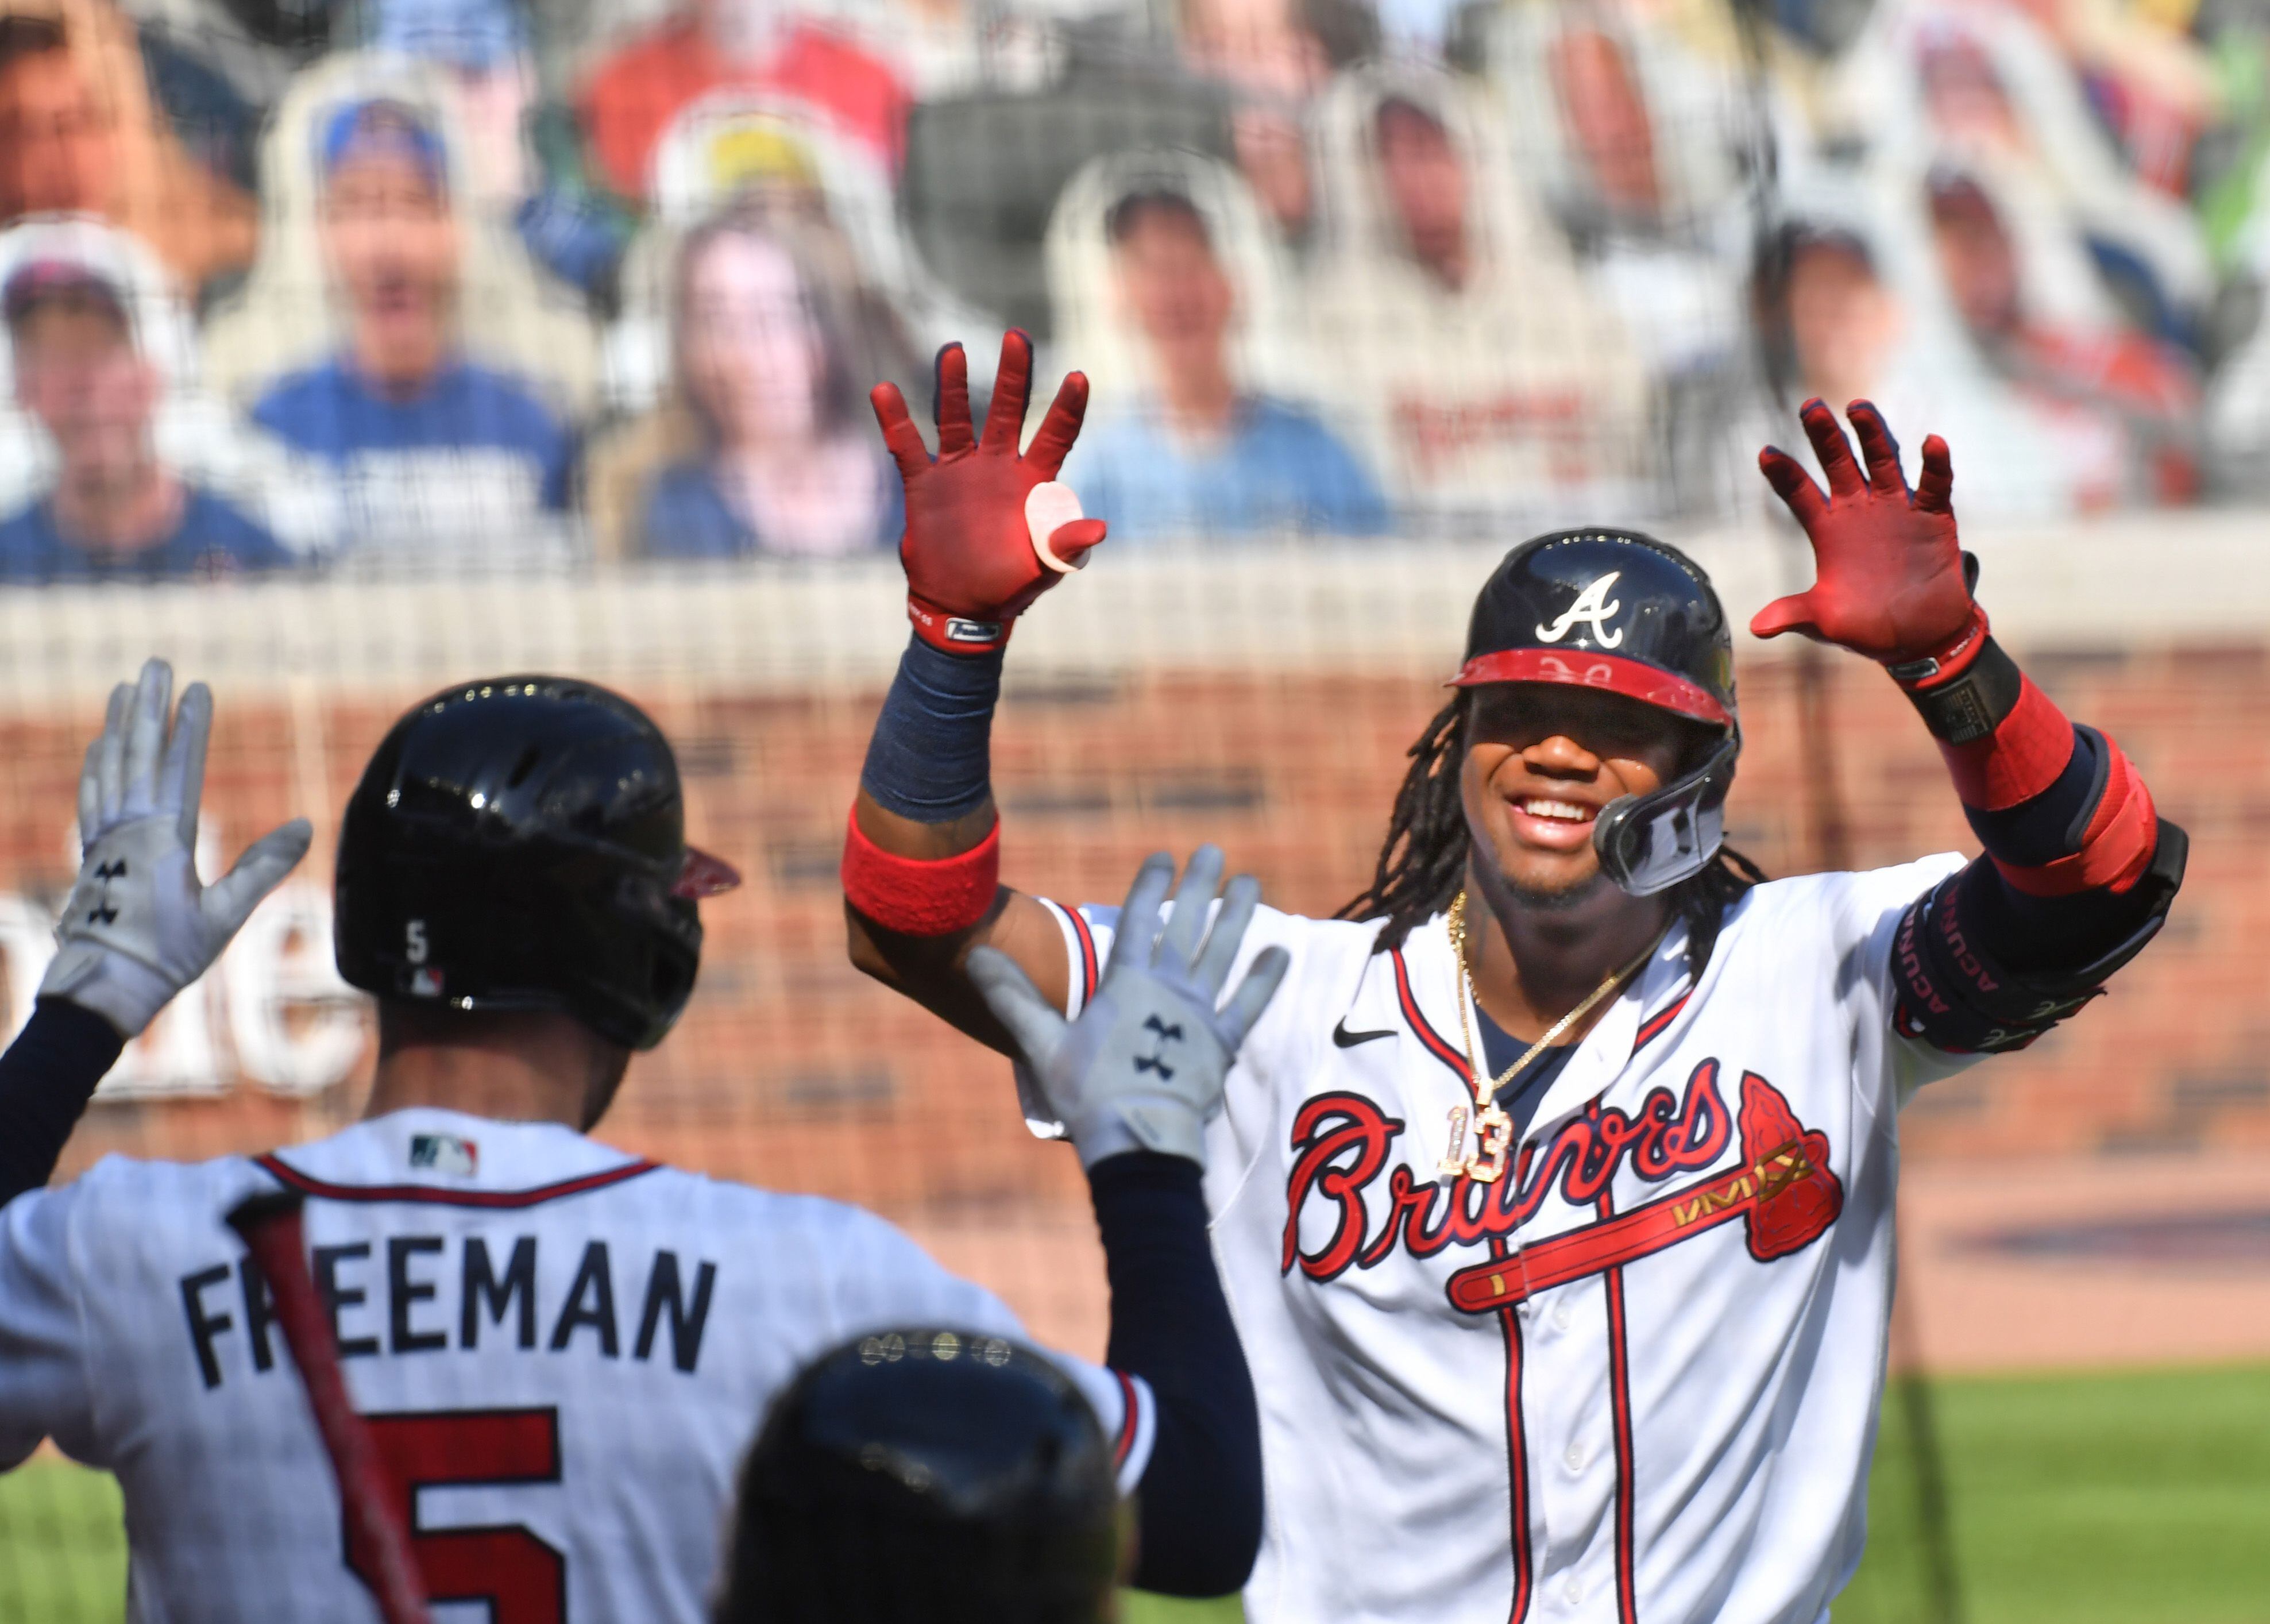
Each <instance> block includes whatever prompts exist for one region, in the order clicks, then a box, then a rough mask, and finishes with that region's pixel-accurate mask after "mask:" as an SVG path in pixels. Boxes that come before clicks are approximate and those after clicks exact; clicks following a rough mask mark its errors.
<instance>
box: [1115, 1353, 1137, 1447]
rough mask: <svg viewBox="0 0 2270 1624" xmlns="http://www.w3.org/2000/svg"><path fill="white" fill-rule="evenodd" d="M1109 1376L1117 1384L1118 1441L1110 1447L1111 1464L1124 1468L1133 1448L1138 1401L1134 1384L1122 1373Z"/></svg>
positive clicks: (1117, 1372)
mask: <svg viewBox="0 0 2270 1624" xmlns="http://www.w3.org/2000/svg"><path fill="white" fill-rule="evenodd" d="M1111 1374H1112V1376H1113V1377H1114V1378H1115V1379H1116V1381H1117V1382H1118V1383H1119V1440H1118V1442H1116V1443H1114V1444H1113V1445H1112V1446H1111V1464H1112V1465H1114V1466H1124V1465H1126V1464H1127V1456H1128V1453H1129V1451H1131V1450H1133V1449H1134V1447H1135V1422H1136V1418H1137V1414H1138V1407H1137V1406H1138V1405H1139V1402H1140V1400H1139V1397H1138V1395H1137V1393H1136V1390H1135V1383H1132V1382H1131V1381H1129V1380H1128V1379H1127V1377H1126V1376H1125V1375H1124V1373H1122V1372H1120V1371H1117V1370H1114V1371H1113V1372H1112V1373H1111Z"/></svg>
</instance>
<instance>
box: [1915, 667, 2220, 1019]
mask: <svg viewBox="0 0 2270 1624" xmlns="http://www.w3.org/2000/svg"><path fill="white" fill-rule="evenodd" d="M1920 664H1921V665H1922V666H1928V667H1931V669H1928V670H1924V669H1918V667H1917V666H1907V667H1900V666H1895V667H1894V668H1893V670H1892V675H1893V677H1894V678H1895V679H1896V680H1898V681H1899V683H1900V685H1901V686H1902V687H1903V689H1905V690H1906V692H1907V693H1908V696H1909V698H1910V700H1911V701H1913V702H1914V703H1915V706H1916V708H1917V709H1918V711H1919V712H1921V713H1922V715H1923V717H1924V721H1925V725H1927V726H1928V727H1929V728H1930V729H1931V730H1932V735H1933V737H1934V738H1937V739H1938V741H1939V746H1940V754H1941V755H1942V756H1943V757H1945V759H1946V761H1947V769H1948V771H1949V773H1950V774H1951V775H1953V777H1954V779H1955V792H1956V793H1957V794H1958V795H1959V796H1961V797H1962V808H1963V812H1964V815H1965V816H1966V817H1967V818H1968V819H1970V827H1971V831H1972V833H1974V834H1976V835H1977V837H1978V842H1979V844H1980V845H1981V846H1983V847H1984V853H1983V854H1982V855H1981V856H1979V857H1978V858H1977V860H1975V861H1974V862H1972V863H1971V864H1970V865H1969V866H1967V867H1965V868H1964V869H1962V871H1960V872H1958V873H1956V874H1954V875H1951V876H1949V877H1948V878H1947V879H1945V880H1943V881H1941V882H1940V884H1939V885H1938V886H1935V887H1933V888H1932V890H1930V891H1928V892H1926V893H1925V894H1924V895H1923V896H1921V897H1919V898H1918V899H1917V900H1916V901H1915V902H1914V903H1913V904H1912V905H1910V908H1909V909H1908V911H1907V914H1906V915H1905V916H1904V917H1903V918H1902V920H1901V921H1900V926H1899V931H1898V935H1897V937H1896V938H1895V942H1894V948H1893V954H1892V965H1893V971H1894V974H1895V976H1896V977H1897V979H1898V981H1899V983H1900V985H1899V993H1900V997H1899V1007H1898V1011H1897V1014H1896V1016H1895V1020H1896V1023H1897V1024H1898V1026H1899V1027H1900V1029H1901V1030H1902V1031H1903V1032H1904V1033H1906V1034H1908V1035H1909V1036H1911V1037H1916V1038H1920V1039H1922V1040H1923V1041H1925V1042H1929V1043H1931V1044H1932V1045H1933V1046H1934V1047H1936V1048H1940V1049H1950V1050H1955V1051H1957V1052H1964V1053H1979V1052H1987V1051H1995V1050H2000V1049H2022V1048H2024V1047H2025V1046H2026V1045H2027V1044H2029V1043H2030V1042H2033V1041H2034V1040H2035V1039H2036V1038H2037V1037H2039V1036H2040V1035H2041V1034H2043V1033H2044V1032H2047V1031H2048V1030H2049V1029H2050V1028H2051V1027H2054V1026H2055V1025H2057V1023H2058V1022H2059V1021H2060V1020H2065V1019H2066V1017H2068V1016H2069V1015H2071V1014H2073V1012H2074V1011H2076V1010H2078V1009H2080V1008H2081V1005H2084V1004H2086V1003H2088V1001H2089V1000H2090V999H2091V998H2094V997H2096V996H2097V995H2098V994H2099V993H2101V992H2103V990H2104V983H2105V982H2106V980H2107V979H2108V978H2109V977H2111V975H2112V974H2113V973H2114V972H2115V971H2117V970H2118V969H2119V968H2121V967H2122V966H2123V965H2125V964H2126V963H2127V962H2128V961H2129V960H2131V959H2133V958H2134V957H2135V956H2136V955H2137V954H2138V953H2140V952H2141V951H2143V948H2144V945H2145V944H2146V943H2148V942H2149V941H2150V940H2151V939H2152V938H2153V937H2154V936H2155V935H2156V934H2157V933H2158V931H2159V929H2160V926H2161V924H2162V923H2163V922H2164V921H2165V920H2166V918H2167V915H2168V909H2169V908H2170V905H2171V904H2172V903H2173V902H2174V901H2175V896H2176V892H2177V888H2178V887H2179V886H2181V885H2182V883H2183V875H2184V860H2185V856H2186V854H2187V851H2188V849H2189V841H2188V838H2187V837H2186V836H2185V833H2184V831H2183V830H2182V829H2181V828H2180V827H2177V825H2175V824H2173V823H2170V822H2169V821H2168V820H2167V819H2164V818H2162V817H2161V816H2160V815H2159V813H2158V812H2157V810H2156V809H2155V807H2154V805H2153V803H2152V796H2151V792H2150V791H2149V790H2148V789H2147V788H2146V787H2145V784H2144V781H2143V778H2142V776H2141V775H2140V774H2139V773H2138V772H2137V770H2136V767H2135V764H2134V763H2133V761H2131V760H2129V759H2128V757H2127V755H2126V753H2124V752H2123V751H2122V750H2121V748H2120V746H2119V745H2117V744H2115V743H2114V742H2113V741H2112V740H2111V738H2108V737H2107V736H2106V735H2104V734H2103V733H2101V732H2099V731H2097V730H2096V729H2094V728H2090V727H2083V726H2080V725H2077V724H2076V723H2073V722H2070V721H2068V720H2067V719H2066V716H2065V714H2064V713H2063V712H2062V711H2060V710H2059V708H2058V707H2057V705H2056V704H2055V703H2054V702H2053V701H2051V699H2050V698H2049V696H2048V695H2047V694H2045V693H2043V692H2042V691H2041V690H2040V689H2039V688H2037V687H2036V686H2034V684H2033V683H2032V681H2031V680H2030V679H2028V678H2027V677H2026V676H2025V674H2024V673H2023V672H2022V671H2019V669H2018V667H2017V664H2016V663H2015V662H2014V660H2012V659H2011V658H2010V656H2008V655H2007V653H2005V652H2004V651H2003V649H2001V648H2000V646H1999V644H1997V643H1996V642H1995V641H1994V640H1993V638H1992V637H1991V636H1989V637H1982V638H1980V639H1979V640H1978V642H1977V647H1976V648H1975V649H1974V650H1973V651H1972V652H1971V655H1970V657H1969V658H1968V659H1965V660H1962V662H1961V664H1959V665H1955V666H1952V667H1951V668H1950V667H1947V666H1941V665H1940V664H1938V663H1936V662H1932V661H1925V662H1921V663H1920Z"/></svg>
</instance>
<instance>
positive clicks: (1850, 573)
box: [1750, 399, 1986, 680]
mask: <svg viewBox="0 0 2270 1624" xmlns="http://www.w3.org/2000/svg"><path fill="white" fill-rule="evenodd" d="M1844 411H1845V415H1846V416H1848V417H1849V418H1851V419H1852V427H1853V428H1854V430H1855V431H1856V432H1858V434H1859V436H1860V451H1861V455H1862V456H1864V457H1866V459H1867V473H1866V477H1865V478H1864V477H1863V476H1862V473H1861V471H1860V469H1859V467H1858V465H1857V464H1856V463H1854V462H1853V461H1852V448H1851V445H1849V444H1848V443H1847V442H1846V441H1845V439H1844V430H1843V426H1841V425H1839V424H1838V423H1837V421H1836V413H1835V412H1831V411H1829V408H1828V406H1826V405H1825V404H1822V403H1821V401H1820V400H1818V399H1814V400H1808V401H1806V403H1805V404H1804V405H1803V406H1801V407H1800V408H1799V410H1798V416H1799V419H1801V420H1802V421H1803V422H1804V424H1805V432H1806V435H1807V436H1808V437H1809V438H1810V439H1811V440H1812V441H1813V449H1814V452H1815V453H1816V454H1817V455H1818V456H1820V458H1821V471H1823V472H1824V473H1826V474H1827V475H1828V476H1829V494H1828V495H1827V496H1825V497H1824V496H1823V495H1821V487H1820V486H1816V485H1814V483H1813V480H1812V478H1810V477H1809V476H1808V475H1807V474H1806V471H1805V470H1804V468H1803V467H1802V466H1801V465H1800V464H1799V463H1798V462H1797V460H1796V459H1795V458H1793V457H1792V456H1790V455H1789V454H1788V453H1787V452H1785V451H1782V450H1779V449H1776V448H1775V447H1772V446H1768V447H1767V448H1766V449H1764V450H1762V451H1761V452H1759V453H1758V468H1759V471H1761V472H1762V473H1763V474H1764V475H1765V477H1766V482H1767V483H1768V484H1769V485H1771V486H1773V488H1774V493H1775V494H1776V495H1777V496H1779V497H1780V498H1781V499H1782V501H1784V502H1786V503H1788V504H1789V510H1790V512H1791V513H1792V514H1794V515H1796V516H1797V522H1798V523H1799V524H1801V525H1803V526H1804V527H1805V534H1806V539H1807V540H1808V541H1810V542H1812V544H1813V558H1814V583H1813V586H1812V589H1811V590H1808V591H1804V592H1800V593H1799V594H1798V595H1797V596H1796V597H1781V598H1776V599H1775V600H1774V601H1773V602H1772V603H1770V604H1767V605H1766V606H1765V607H1764V608H1763V609H1762V610H1760V611H1759V612H1757V614H1756V616H1755V617H1754V619H1752V620H1751V621H1750V631H1751V634H1753V635H1754V636H1758V637H1778V636H1779V635H1781V634H1782V633H1784V632H1801V633H1803V634H1805V635H1806V636H1807V637H1811V638H1814V639H1817V640H1818V641H1821V642H1829V643H1835V644H1836V645H1837V646H1838V647H1839V648H1843V649H1851V650H1852V651H1853V652H1854V653H1855V654H1865V655H1866V656H1868V657H1869V658H1870V659H1872V660H1881V662H1883V663H1884V664H1887V665H1889V666H1892V667H1893V668H1894V670H1893V675H1894V676H1895V677H1899V678H1901V679H1903V680H1909V679H1917V680H1921V679H1929V678H1933V677H1938V676H1941V675H1952V674H1953V672H1954V671H1957V670H1959V669H1961V668H1962V666H1963V665H1966V664H1968V663H1969V662H1970V658H1971V657H1972V656H1975V655H1976V654H1977V651H1978V649H1979V648H1980V647H1982V646H1983V645H1984V642H1985V637H1986V614H1985V612H1984V610H1982V609H1980V608H1979V607H1978V605H1977V603H1976V602H1974V601H1973V600H1972V598H1971V596H1970V582H1969V580H1968V578H1967V577H1966V575H1965V573H1964V566H1963V557H1962V544H1961V542H1960V541H1958V540H1957V539H1956V538H1955V509H1954V508H1953V507H1952V506H1951V505H1950V503H1949V501H1948V497H1949V493H1951V491H1952V490H1953V489H1954V486H1955V470H1954V466H1953V464H1952V463H1950V462H1949V461H1948V460H1947V441H1944V440H1941V439H1940V437H1939V436H1938V435H1937V434H1933V435H1932V436H1931V438H1929V439H1928V440H1926V441H1924V442H1923V483H1922V484H1921V485H1920V486H1918V487H1917V488H1916V490H1915V491H1914V492H1913V493H1910V492H1909V490H1908V482H1907V476H1906V475H1904V474H1903V473H1902V472H1901V471H1900V449H1899V446H1898V444H1897V443H1896V442H1895V441H1894V440H1893V439H1892V431H1891V430H1890V429H1889V428H1888V427H1887V426H1885V424H1884V419H1883V414H1882V413H1881V412H1878V411H1877V410H1876V408H1875V407H1874V406H1873V405H1872V404H1869V403H1868V402H1867V401H1865V400H1856V401H1854V402H1853V403H1852V404H1851V405H1849V406H1847V407H1846V408H1845V409H1844ZM1918 666H1920V667H1922V669H1920V670H1911V669H1910V668H1913V667H1918Z"/></svg>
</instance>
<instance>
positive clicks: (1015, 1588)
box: [716, 1331, 1120, 1624]
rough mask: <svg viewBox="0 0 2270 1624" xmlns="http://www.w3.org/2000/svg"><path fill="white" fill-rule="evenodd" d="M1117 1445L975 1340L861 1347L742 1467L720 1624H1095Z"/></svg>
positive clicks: (1035, 1366) (1029, 1369)
mask: <svg viewBox="0 0 2270 1624" xmlns="http://www.w3.org/2000/svg"><path fill="white" fill-rule="evenodd" d="M1119 1516H1120V1513H1119V1492H1118V1484H1117V1473H1116V1466H1115V1463H1114V1460H1113V1457H1112V1450H1111V1446H1110V1444H1109V1442H1107V1441H1106V1440H1105V1438H1104V1435H1103V1430H1102V1427H1101V1426H1099V1425H1098V1424H1097V1421H1096V1418H1095V1413H1094V1410H1092V1409H1091V1408H1090V1407H1089V1406H1088V1403H1087V1399H1086V1398H1083V1397H1081V1395H1080V1392H1079V1389H1078V1388H1077V1387H1075V1386H1073V1385H1072V1380H1071V1378H1070V1377H1068V1376H1065V1374H1064V1372H1063V1371H1062V1370H1060V1369H1058V1368H1057V1366H1055V1365H1054V1364H1052V1363H1051V1362H1050V1361H1048V1360H1047V1359H1045V1358H1043V1357H1042V1356H1041V1355H1040V1354H1038V1353H1032V1352H1029V1351H1028V1350H1027V1349H1024V1348H1021V1347H1019V1346H1016V1345H1014V1344H1013V1343H1010V1342H1007V1341H1005V1340H1003V1339H1001V1338H998V1337H993V1336H986V1335H983V1334H980V1333H976V1332H970V1331H892V1332H886V1333H882V1334H879V1335H874V1336H867V1337H862V1338H861V1339H858V1340H857V1341H856V1342H852V1343H849V1344H848V1345H847V1346H843V1347H841V1348H838V1349H837V1350H836V1351H835V1352H834V1353H829V1354H827V1355H825V1356H824V1357H822V1358H821V1359H820V1360H819V1361H816V1362H815V1363H813V1364H812V1365H811V1366H810V1367H809V1368H806V1369H805V1372H804V1374H803V1375H802V1376H799V1377H797V1380H796V1382H795V1383H793V1384H792V1385H791V1386H790V1388H789V1389H788V1390H787V1391H786V1392H784V1393H783V1394H782V1395H781V1397H780V1398H779V1399H778V1400H776V1401H775V1404H774V1405H773V1409H772V1413H771V1414H770V1415H769V1416H768V1418H767V1419H766V1421H765V1424H764V1428H763V1430H762V1431H761V1432H760V1434H759V1435H758V1438H757V1442H756V1444H755V1446H754V1447H753V1449H752V1450H750V1451H749V1457H748V1461H747V1463H746V1465H744V1466H743V1468H742V1471H741V1496H740V1503H739V1505H738V1508H737V1509H735V1511H734V1514H733V1530H732V1534H731V1546H730V1551H729V1554H728V1559H727V1572H726V1577H725V1586H724V1591H723V1599H722V1600H721V1601H720V1602H719V1604H718V1607H717V1613H716V1618H717V1620H718V1624H845V1621H846V1620H858V1624H1097V1621H1098V1620H1102V1619H1103V1618H1105V1617H1106V1616H1108V1613H1107V1610H1108V1608H1109V1605H1110V1598H1111V1591H1112V1587H1113V1585H1114V1583H1116V1580H1117V1578H1118V1574H1119V1537H1120V1522H1119Z"/></svg>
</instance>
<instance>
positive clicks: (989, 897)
mask: <svg viewBox="0 0 2270 1624" xmlns="http://www.w3.org/2000/svg"><path fill="white" fill-rule="evenodd" d="M842 875H843V896H844V900H845V901H848V902H849V903H850V904H851V906H852V907H854V908H857V909H858V910H859V911H860V913H861V914H863V915H864V916H866V917H867V918H869V919H872V920H873V921H874V922H875V923H877V924H879V925H880V926H882V927H883V929H885V930H886V931H897V932H898V933H899V934H900V935H901V936H954V935H958V934H960V933H961V931H967V930H969V929H971V928H972V927H974V926H976V925H977V924H980V923H983V920H984V918H985V916H986V915H987V914H988V913H990V912H991V911H992V908H993V896H994V894H995V893H996V892H997V891H998V890H999V889H1000V885H1001V825H1000V823H999V821H998V819H997V820H996V821H995V823H994V825H993V827H991V828H990V829H988V830H987V831H986V832H985V838H984V839H983V840H982V841H980V842H977V844H976V845H975V846H973V847H972V848H970V849H968V851H964V852H961V853H958V854H957V855H955V856H951V857H936V858H924V857H902V856H898V855H896V854H895V853H893V852H888V851H885V850H884V849H882V848H881V847H879V846H878V845H876V844H875V842H872V841H871V840H869V839H868V838H867V836H866V833H865V832H864V830H862V829H861V828H860V827H859V815H858V813H857V812H853V813H852V814H851V819H850V827H849V831H848V832H847V833H846V834H845V835H844V840H843V869H842Z"/></svg>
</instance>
